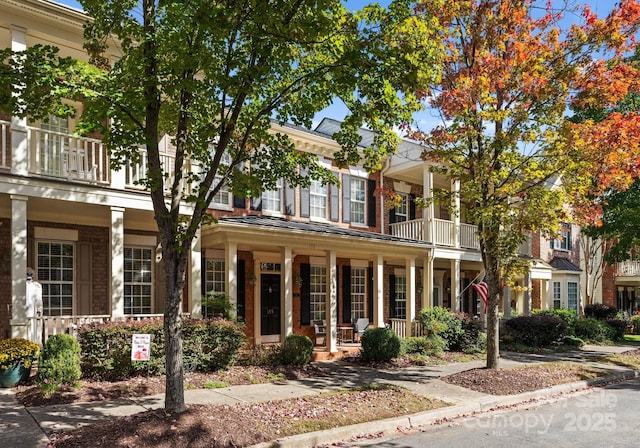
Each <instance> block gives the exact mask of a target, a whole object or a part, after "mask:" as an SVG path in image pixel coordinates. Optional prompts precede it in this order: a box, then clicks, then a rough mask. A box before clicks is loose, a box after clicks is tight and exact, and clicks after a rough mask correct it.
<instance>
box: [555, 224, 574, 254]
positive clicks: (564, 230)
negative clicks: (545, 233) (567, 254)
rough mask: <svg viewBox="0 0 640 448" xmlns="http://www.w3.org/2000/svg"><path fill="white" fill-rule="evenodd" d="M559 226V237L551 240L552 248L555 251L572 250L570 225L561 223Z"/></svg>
mask: <svg viewBox="0 0 640 448" xmlns="http://www.w3.org/2000/svg"><path fill="white" fill-rule="evenodd" d="M560 226H561V229H560V237H559V238H555V239H554V240H553V242H552V247H553V249H556V250H571V249H572V248H573V247H572V241H571V239H572V233H571V224H568V223H562V224H561V225H560Z"/></svg>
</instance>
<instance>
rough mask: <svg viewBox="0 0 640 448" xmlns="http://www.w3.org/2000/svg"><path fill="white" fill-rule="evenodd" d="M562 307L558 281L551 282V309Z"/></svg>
mask: <svg viewBox="0 0 640 448" xmlns="http://www.w3.org/2000/svg"><path fill="white" fill-rule="evenodd" d="M560 308H562V290H561V289H560V282H553V309H554V310H559V309H560Z"/></svg>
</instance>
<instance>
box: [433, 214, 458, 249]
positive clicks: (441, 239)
mask: <svg viewBox="0 0 640 448" xmlns="http://www.w3.org/2000/svg"><path fill="white" fill-rule="evenodd" d="M433 224H434V226H433V228H434V231H435V238H434V239H435V243H436V244H438V245H441V246H453V227H454V225H455V224H454V223H453V221H447V220H446V219H434V220H433Z"/></svg>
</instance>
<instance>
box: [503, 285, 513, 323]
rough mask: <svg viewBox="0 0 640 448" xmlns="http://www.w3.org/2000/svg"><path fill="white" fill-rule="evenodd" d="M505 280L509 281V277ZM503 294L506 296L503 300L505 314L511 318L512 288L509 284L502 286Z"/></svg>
mask: <svg viewBox="0 0 640 448" xmlns="http://www.w3.org/2000/svg"><path fill="white" fill-rule="evenodd" d="M505 281H506V282H508V281H509V279H507V278H505ZM502 296H503V297H504V298H503V302H502V306H503V310H502V311H503V316H504V317H505V319H509V318H510V317H511V288H509V287H508V286H505V287H504V288H502Z"/></svg>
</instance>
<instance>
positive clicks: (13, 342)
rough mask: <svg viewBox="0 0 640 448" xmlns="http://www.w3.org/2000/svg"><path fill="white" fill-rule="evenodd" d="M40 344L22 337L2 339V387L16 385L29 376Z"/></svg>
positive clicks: (0, 370) (0, 343)
mask: <svg viewBox="0 0 640 448" xmlns="http://www.w3.org/2000/svg"><path fill="white" fill-rule="evenodd" d="M39 354H40V345H38V344H36V343H35V342H31V341H28V340H26V339H22V338H13V339H3V340H0V387H14V386H17V385H18V384H19V383H20V382H21V381H24V380H26V379H27V378H29V373H30V372H31V365H32V364H33V361H35V360H36V359H38V355H39Z"/></svg>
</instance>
